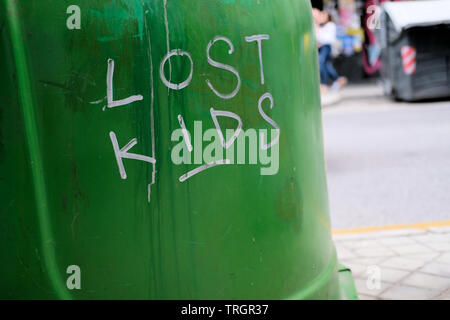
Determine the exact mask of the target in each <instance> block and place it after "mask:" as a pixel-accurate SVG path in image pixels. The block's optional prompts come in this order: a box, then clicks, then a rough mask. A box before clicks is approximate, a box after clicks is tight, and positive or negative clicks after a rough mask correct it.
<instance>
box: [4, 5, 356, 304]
mask: <svg viewBox="0 0 450 320" xmlns="http://www.w3.org/2000/svg"><path fill="white" fill-rule="evenodd" d="M74 5H75V6H74ZM313 32H314V28H313V21H312V16H311V5H310V3H309V0H303V1H301V0H284V1H273V0H240V1H239V0H236V1H235V0H195V1H193V0H167V1H166V0H128V1H125V0H111V1H106V0H77V1H72V0H70V1H62V0H61V1H50V0H40V1H16V0H0V44H1V45H0V98H1V103H0V197H1V198H0V199H1V202H2V205H1V214H0V237H1V238H0V261H1V262H2V267H1V272H0V298H2V299H8V298H21V299H55V298H57V299H71V298H73V299H116V298H125V299H341V298H356V293H355V290H354V285H353V280H352V278H351V274H350V272H349V271H348V269H345V268H342V267H340V266H339V263H338V261H337V258H336V251H335V248H334V245H333V242H332V238H331V230H330V219H329V214H328V198H327V190H326V174H325V164H324V154H323V143H322V124H321V107H320V95H319V87H318V84H319V79H318V64H317V53H316V43H315V38H314V33H313ZM214 116H216V117H215V118H214ZM214 120H216V123H215V121H214ZM239 123H240V124H241V131H240V133H239V136H237V139H235V140H233V137H232V136H229V135H227V134H226V130H225V129H235V128H237V127H238V125H239ZM199 124H200V125H201V130H200V129H199ZM217 124H218V125H219V127H220V128H221V129H220V130H217ZM180 128H184V129H185V130H181V129H180ZM208 129H214V130H209V132H213V133H214V132H215V133H216V135H214V134H213V135H212V136H209V138H208V137H207V134H206V132H208ZM264 130H266V132H267V133H268V134H267V135H264ZM180 132H181V135H180ZM219 132H223V137H222V138H223V139H221V137H220V135H219ZM252 132H253V133H255V132H256V138H255V136H254V135H253V136H252ZM203 134H204V135H203ZM261 134H262V137H263V138H264V137H265V140H264V139H261ZM246 135H247V136H246ZM208 139H209V140H208ZM246 139H247V140H246ZM251 139H253V140H251ZM255 139H256V140H255ZM238 140H239V141H241V143H243V145H244V149H243V150H244V151H245V152H247V153H246V154H244V155H243V156H242V148H241V149H239V150H240V151H238V147H237V143H238ZM242 141H244V142H242ZM245 141H257V144H256V145H254V144H252V143H251V142H248V143H247V144H245ZM188 142H190V144H191V146H192V149H190V148H189V145H188V144H189V143H188ZM227 142H232V143H231V146H230V145H227ZM217 146H219V147H217ZM241 146H242V145H241ZM226 147H228V148H226ZM234 148H236V150H235V149H234ZM186 150H187V151H186ZM221 150H222V151H223V152H222V151H221ZM231 150H235V152H234V153H235V154H234V155H232V154H231ZM255 150H256V151H255ZM177 151H179V152H178V155H181V160H183V161H182V162H181V163H179V162H180V161H179V160H180V158H176V157H175V158H176V159H178V160H174V154H175V155H177ZM228 152H230V153H228ZM239 152H241V153H239ZM221 153H223V154H222V155H221ZM238 155H240V158H239V157H238ZM255 158H256V159H255ZM71 266H76V267H77V268H79V269H78V270H79V271H80V273H78V275H79V276H80V277H79V280H80V281H79V284H80V285H81V287H80V288H78V287H75V288H74V287H73V286H72V287H71V286H70V284H72V285H73V284H74V283H76V281H75V282H71V281H72V280H73V278H71V277H72V276H73V275H74V274H75V273H73V272H72V270H73V267H71Z"/></svg>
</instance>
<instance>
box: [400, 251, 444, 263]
mask: <svg viewBox="0 0 450 320" xmlns="http://www.w3.org/2000/svg"><path fill="white" fill-rule="evenodd" d="M437 256H439V252H430V253H409V254H405V255H402V257H404V258H406V259H414V260H419V261H422V262H424V263H426V262H429V261H431V260H433V259H435V258H436V257H437Z"/></svg>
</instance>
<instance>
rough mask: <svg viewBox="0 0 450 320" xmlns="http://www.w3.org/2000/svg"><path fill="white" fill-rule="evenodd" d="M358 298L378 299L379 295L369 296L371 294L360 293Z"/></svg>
mask: <svg viewBox="0 0 450 320" xmlns="http://www.w3.org/2000/svg"><path fill="white" fill-rule="evenodd" d="M358 298H359V300H378V298H377V297H375V296H369V295H366V294H358Z"/></svg>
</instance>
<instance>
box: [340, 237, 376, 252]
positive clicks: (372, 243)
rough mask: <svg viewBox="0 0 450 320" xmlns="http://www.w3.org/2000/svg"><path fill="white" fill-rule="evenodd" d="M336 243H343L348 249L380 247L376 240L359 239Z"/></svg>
mask: <svg viewBox="0 0 450 320" xmlns="http://www.w3.org/2000/svg"><path fill="white" fill-rule="evenodd" d="M336 243H337V245H343V246H344V247H346V248H348V249H351V250H353V249H361V248H376V247H382V245H381V244H380V243H379V242H378V240H373V239H371V240H360V241H337V242H336Z"/></svg>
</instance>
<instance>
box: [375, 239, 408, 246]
mask: <svg viewBox="0 0 450 320" xmlns="http://www.w3.org/2000/svg"><path fill="white" fill-rule="evenodd" d="M378 242H379V243H381V244H382V245H385V246H388V247H391V246H401V245H405V244H416V243H417V242H416V241H414V240H413V239H412V238H409V237H392V238H383V239H380V240H378Z"/></svg>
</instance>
